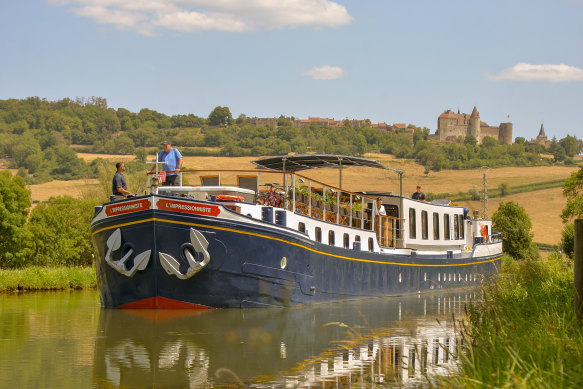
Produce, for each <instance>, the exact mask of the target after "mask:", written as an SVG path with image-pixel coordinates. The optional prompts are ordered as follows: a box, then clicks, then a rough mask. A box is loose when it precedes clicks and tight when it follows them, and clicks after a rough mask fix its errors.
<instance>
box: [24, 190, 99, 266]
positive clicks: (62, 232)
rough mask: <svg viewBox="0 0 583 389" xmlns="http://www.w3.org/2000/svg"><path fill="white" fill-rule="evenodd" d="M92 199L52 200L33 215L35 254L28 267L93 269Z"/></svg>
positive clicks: (57, 198) (60, 198)
mask: <svg viewBox="0 0 583 389" xmlns="http://www.w3.org/2000/svg"><path fill="white" fill-rule="evenodd" d="M94 206H95V203H94V201H92V200H80V199H74V198H72V197H69V196H61V197H51V198H50V199H49V201H47V202H43V203H40V204H38V205H37V206H36V207H35V208H34V209H33V210H32V213H31V216H30V221H29V223H28V230H29V231H30V233H31V234H32V237H33V239H32V241H31V246H32V250H33V255H32V257H31V258H30V259H29V261H28V263H27V264H31V265H43V266H47V265H48V266H57V265H65V266H90V265H91V264H92V262H93V259H92V254H93V248H92V246H91V231H90V223H91V219H92V217H93V208H94Z"/></svg>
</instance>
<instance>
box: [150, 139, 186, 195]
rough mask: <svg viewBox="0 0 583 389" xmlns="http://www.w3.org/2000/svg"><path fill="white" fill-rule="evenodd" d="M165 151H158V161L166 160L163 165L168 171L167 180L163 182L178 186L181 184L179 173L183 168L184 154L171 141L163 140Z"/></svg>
mask: <svg viewBox="0 0 583 389" xmlns="http://www.w3.org/2000/svg"><path fill="white" fill-rule="evenodd" d="M162 147H163V148H164V150H163V151H160V153H158V157H157V158H158V162H166V163H165V164H163V165H162V170H164V171H165V172H166V181H164V182H163V183H162V185H163V186H178V185H180V179H179V178H178V173H179V172H180V169H181V168H182V154H180V151H178V149H175V148H173V147H172V145H171V144H170V142H169V141H164V142H162ZM155 169H156V167H155V166H154V167H152V170H150V173H151V172H153V171H154V170H155Z"/></svg>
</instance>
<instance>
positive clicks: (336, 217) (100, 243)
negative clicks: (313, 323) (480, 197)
mask: <svg viewBox="0 0 583 389" xmlns="http://www.w3.org/2000/svg"><path fill="white" fill-rule="evenodd" d="M254 163H255V164H256V165H257V166H258V169H256V170H247V171H235V170H229V171H225V170H223V171H189V172H185V174H186V173H189V174H194V175H198V178H195V179H197V180H199V179H200V184H201V185H196V186H194V185H181V186H174V187H165V186H158V185H156V184H157V182H158V181H157V180H156V176H152V178H154V179H153V180H151V184H150V183H149V184H148V188H147V191H146V193H145V194H144V195H140V196H136V197H132V198H127V199H121V200H117V201H111V202H108V203H106V204H104V205H103V206H100V207H96V210H95V217H94V218H93V220H92V223H91V231H92V241H93V246H94V250H95V261H96V271H97V282H98V286H99V293H100V297H101V302H102V306H103V307H106V308H163V309H168V308H178V309H182V308H195V309H196V308H233V307H237V308H243V307H266V306H289V305H293V304H309V303H318V302H329V301H336V300H345V299H356V298H368V297H378V296H390V295H401V294H410V293H419V292H423V291H429V290H433V289H439V288H459V287H465V286H472V285H478V284H480V283H482V282H483V281H484V279H485V278H487V277H490V276H496V274H497V272H498V269H499V265H500V258H501V256H502V241H501V239H500V236H499V234H497V233H493V232H492V230H491V220H487V219H480V218H477V217H474V218H471V217H469V215H468V212H467V210H466V209H464V208H462V207H458V206H452V205H450V204H449V203H448V202H437V203H436V202H424V201H417V200H413V199H411V198H409V197H406V196H403V195H402V189H399V193H389V192H387V193H370V192H368V193H367V192H365V191H362V192H350V191H347V190H343V189H342V169H343V168H346V167H349V166H359V167H370V168H379V169H385V170H391V171H394V172H396V173H397V174H399V177H400V188H402V175H403V172H402V171H399V170H395V169H390V168H388V167H385V166H383V165H382V164H380V163H378V162H377V161H374V160H371V159H365V158H358V157H350V156H338V155H320V154H309V155H288V156H282V157H274V158H264V159H260V160H257V161H254ZM324 167H333V168H338V169H339V184H338V185H337V186H331V185H327V184H325V183H323V182H319V181H316V180H314V179H310V178H308V177H306V176H305V175H301V174H300V173H298V172H301V171H303V170H306V169H317V168H324ZM204 174H207V175H204ZM229 177H230V180H231V181H230V182H229V184H230V185H224V183H225V182H226V181H229ZM273 177H276V178H279V180H281V181H282V182H283V184H281V185H279V187H278V186H277V185H274V184H267V185H266V184H262V183H266V182H270V181H269V179H271V178H273ZM271 182H273V181H271ZM181 183H182V177H181ZM197 183H198V181H197ZM378 198H381V199H382V206H383V207H384V209H385V213H386V215H381V214H379V212H378V211H377V206H376V201H377V199H378ZM474 216H475V215H474Z"/></svg>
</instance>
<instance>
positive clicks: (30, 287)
mask: <svg viewBox="0 0 583 389" xmlns="http://www.w3.org/2000/svg"><path fill="white" fill-rule="evenodd" d="M96 286H97V280H96V278H95V269H93V268H92V267H56V268H50V267H38V266H33V267H27V268H25V269H0V293H1V292H16V291H36V290H64V289H88V288H95V287H96Z"/></svg>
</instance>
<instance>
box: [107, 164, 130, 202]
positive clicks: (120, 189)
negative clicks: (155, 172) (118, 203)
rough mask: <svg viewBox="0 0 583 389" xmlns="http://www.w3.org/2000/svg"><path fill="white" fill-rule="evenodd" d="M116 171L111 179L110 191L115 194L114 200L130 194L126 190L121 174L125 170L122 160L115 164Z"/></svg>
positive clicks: (124, 180)
mask: <svg viewBox="0 0 583 389" xmlns="http://www.w3.org/2000/svg"><path fill="white" fill-rule="evenodd" d="M115 168H116V169H117V171H116V172H115V174H114V175H113V180H112V181H111V191H112V192H113V194H114V195H115V199H116V200H120V199H123V198H125V197H126V196H131V195H132V194H131V192H130V191H129V190H128V186H127V184H126V179H125V177H124V176H123V172H125V170H126V165H125V163H123V162H118V163H116V164H115Z"/></svg>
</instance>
